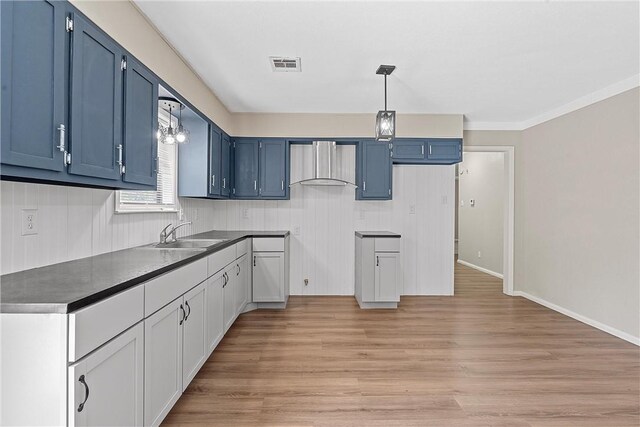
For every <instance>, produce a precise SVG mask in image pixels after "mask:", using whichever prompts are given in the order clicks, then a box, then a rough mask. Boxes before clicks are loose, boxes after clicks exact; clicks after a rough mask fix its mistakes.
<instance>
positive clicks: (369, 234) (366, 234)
mask: <svg viewBox="0 0 640 427" xmlns="http://www.w3.org/2000/svg"><path fill="white" fill-rule="evenodd" d="M356 236H357V237H360V238H365V237H400V235H399V234H398V233H392V232H391V231H356Z"/></svg>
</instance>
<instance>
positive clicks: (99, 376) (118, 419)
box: [33, 323, 144, 426]
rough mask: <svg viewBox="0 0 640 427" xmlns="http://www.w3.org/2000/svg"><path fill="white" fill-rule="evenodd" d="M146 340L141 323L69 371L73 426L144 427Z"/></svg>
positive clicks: (70, 413) (72, 366)
mask: <svg viewBox="0 0 640 427" xmlns="http://www.w3.org/2000/svg"><path fill="white" fill-rule="evenodd" d="M143 336H144V331H143V326H142V323H138V324H137V325H135V326H134V327H132V328H131V329H129V330H128V331H126V332H124V333H123V334H122V335H120V336H118V337H116V338H114V339H113V340H111V341H110V342H109V343H107V344H106V345H105V346H103V347H101V348H99V349H98V350H96V351H95V352H94V353H92V354H90V355H89V356H87V357H86V358H84V359H83V360H82V361H80V362H77V363H75V364H73V365H71V366H70V367H69V371H68V372H69V412H68V416H69V425H70V426H96V425H102V426H141V425H143V415H144V409H143V404H142V402H143V362H144V358H143V354H144V352H143V350H144V348H143ZM33 410H34V411H37V410H38V408H37V407H34V408H33Z"/></svg>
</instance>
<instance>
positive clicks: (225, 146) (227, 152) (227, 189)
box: [220, 133, 231, 197]
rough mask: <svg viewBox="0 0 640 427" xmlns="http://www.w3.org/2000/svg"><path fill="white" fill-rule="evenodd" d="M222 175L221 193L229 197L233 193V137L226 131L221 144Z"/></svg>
mask: <svg viewBox="0 0 640 427" xmlns="http://www.w3.org/2000/svg"><path fill="white" fill-rule="evenodd" d="M220 177H221V178H222V186H221V188H220V195H221V196H223V197H229V195H230V194H231V138H229V135H227V134H226V133H223V134H222V144H221V145H220Z"/></svg>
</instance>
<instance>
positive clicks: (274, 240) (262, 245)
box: [253, 237, 284, 252]
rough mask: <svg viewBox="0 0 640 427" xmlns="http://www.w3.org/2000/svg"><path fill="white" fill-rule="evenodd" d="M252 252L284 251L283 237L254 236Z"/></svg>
mask: <svg viewBox="0 0 640 427" xmlns="http://www.w3.org/2000/svg"><path fill="white" fill-rule="evenodd" d="M253 250H254V252H284V239H283V238H282V237H254V238H253Z"/></svg>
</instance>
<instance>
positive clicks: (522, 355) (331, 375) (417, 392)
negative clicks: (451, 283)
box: [165, 264, 640, 427]
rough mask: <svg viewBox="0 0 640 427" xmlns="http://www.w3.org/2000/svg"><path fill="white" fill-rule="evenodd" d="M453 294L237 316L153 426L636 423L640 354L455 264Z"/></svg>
mask: <svg viewBox="0 0 640 427" xmlns="http://www.w3.org/2000/svg"><path fill="white" fill-rule="evenodd" d="M455 287H456V294H455V296H454V297H403V298H402V301H401V303H400V307H399V309H398V310H392V311H382V310H375V311H364V310H360V309H359V308H358V306H357V304H356V302H355V300H354V299H353V298H352V297H292V298H291V299H290V300H289V305H288V308H287V309H286V310H284V311H266V310H261V311H254V312H251V313H247V314H243V315H241V316H240V318H239V319H238V320H237V321H236V323H235V324H234V326H233V327H232V329H231V330H230V331H229V332H228V333H227V336H226V337H225V338H224V340H223V341H222V343H221V344H220V345H219V346H218V348H217V349H216V350H215V351H214V353H213V354H212V356H211V358H210V359H209V360H208V361H207V363H206V364H205V365H204V367H203V368H202V370H201V371H200V373H199V374H198V375H197V376H196V378H195V379H194V380H193V382H192V383H191V385H190V386H189V388H188V389H187V390H186V391H185V393H184V395H183V396H182V397H181V398H180V400H179V401H178V403H177V404H176V405H175V407H174V408H173V410H172V411H171V412H170V413H169V415H168V416H167V418H166V420H165V425H185V426H187V425H188V426H192V425H198V424H199V425H219V426H583V425H588V426H611V427H614V426H638V425H640V409H639V405H640V403H639V399H640V350H639V349H638V347H636V346H634V345H632V344H630V343H627V342H625V341H622V340H620V339H618V338H615V337H613V336H611V335H608V334H606V333H604V332H601V331H599V330H596V329H594V328H591V327H589V326H587V325H584V324H582V323H580V322H578V321H575V320H573V319H571V318H569V317H566V316H563V315H561V314H559V313H556V312H554V311H552V310H549V309H547V308H545V307H542V306H540V305H538V304H535V303H533V302H530V301H528V300H526V299H523V298H519V297H518V298H511V297H507V296H505V295H503V294H502V292H501V289H502V283H501V281H500V280H498V279H495V278H493V277H491V276H489V275H486V274H483V273H480V272H477V271H475V270H472V269H470V268H467V267H464V266H461V265H459V264H456V280H455Z"/></svg>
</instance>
